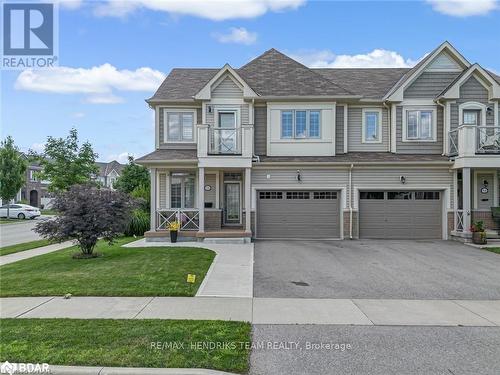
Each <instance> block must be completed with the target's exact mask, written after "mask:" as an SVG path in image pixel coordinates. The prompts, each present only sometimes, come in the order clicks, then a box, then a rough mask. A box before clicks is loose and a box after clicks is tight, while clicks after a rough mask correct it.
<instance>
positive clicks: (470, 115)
mask: <svg viewBox="0 0 500 375" xmlns="http://www.w3.org/2000/svg"><path fill="white" fill-rule="evenodd" d="M479 114H480V111H478V110H475V109H472V110H471V109H464V111H463V116H464V125H479Z"/></svg>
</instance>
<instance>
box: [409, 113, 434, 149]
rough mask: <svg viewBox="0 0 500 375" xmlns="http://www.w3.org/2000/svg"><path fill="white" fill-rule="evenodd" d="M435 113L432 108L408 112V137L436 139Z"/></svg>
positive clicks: (417, 139) (422, 139) (412, 138)
mask: <svg viewBox="0 0 500 375" xmlns="http://www.w3.org/2000/svg"><path fill="white" fill-rule="evenodd" d="M433 122H434V115H433V111H432V110H411V111H407V112H406V139H407V140H415V141H434V140H435V139H434V124H433Z"/></svg>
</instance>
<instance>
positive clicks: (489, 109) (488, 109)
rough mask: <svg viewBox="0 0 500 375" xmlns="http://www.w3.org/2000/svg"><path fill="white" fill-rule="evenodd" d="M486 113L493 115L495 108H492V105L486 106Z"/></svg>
mask: <svg viewBox="0 0 500 375" xmlns="http://www.w3.org/2000/svg"><path fill="white" fill-rule="evenodd" d="M486 114H487V115H488V116H491V115H493V108H491V107H488V108H486Z"/></svg>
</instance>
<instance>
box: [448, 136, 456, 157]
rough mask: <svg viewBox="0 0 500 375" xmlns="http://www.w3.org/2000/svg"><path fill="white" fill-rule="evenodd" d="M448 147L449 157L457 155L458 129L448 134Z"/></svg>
mask: <svg viewBox="0 0 500 375" xmlns="http://www.w3.org/2000/svg"><path fill="white" fill-rule="evenodd" d="M448 147H449V148H448V154H449V155H450V156H455V155H458V129H455V130H451V131H450V132H448Z"/></svg>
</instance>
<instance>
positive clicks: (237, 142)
mask: <svg viewBox="0 0 500 375" xmlns="http://www.w3.org/2000/svg"><path fill="white" fill-rule="evenodd" d="M241 134H242V130H241V128H215V127H212V126H210V127H209V128H208V153H209V154H211V155H239V154H241Z"/></svg>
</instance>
